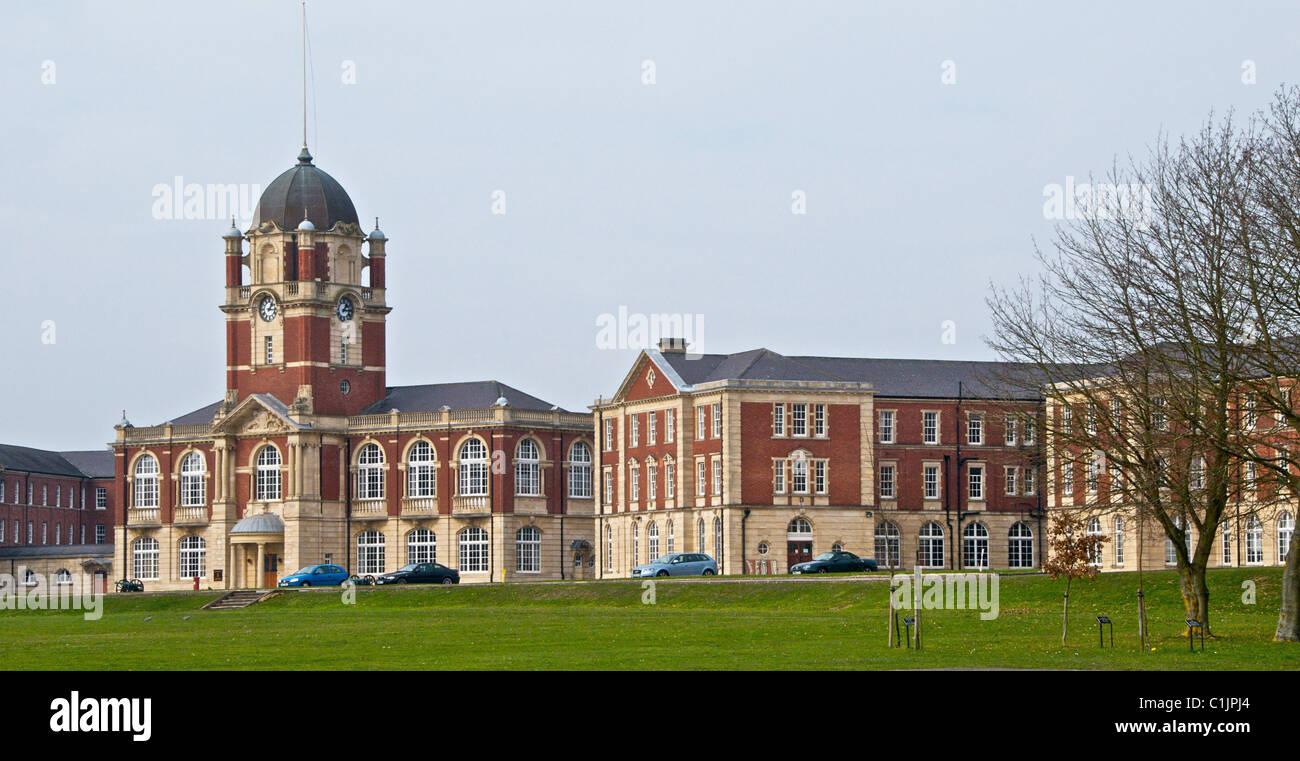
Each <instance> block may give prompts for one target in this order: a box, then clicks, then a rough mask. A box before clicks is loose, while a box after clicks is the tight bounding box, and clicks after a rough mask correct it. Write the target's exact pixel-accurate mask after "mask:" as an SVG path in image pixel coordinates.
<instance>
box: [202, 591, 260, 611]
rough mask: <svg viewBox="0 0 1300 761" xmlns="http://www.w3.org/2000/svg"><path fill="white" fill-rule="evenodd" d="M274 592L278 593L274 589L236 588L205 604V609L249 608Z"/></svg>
mask: <svg viewBox="0 0 1300 761" xmlns="http://www.w3.org/2000/svg"><path fill="white" fill-rule="evenodd" d="M274 594H276V593H275V592H273V591H266V590H262V589H236V590H234V591H232V592H227V593H225V594H224V595H222V596H220V597H218V598H217V599H215V600H213V601H212V602H210V603H208V604H207V605H204V606H203V609H204V610H238V609H239V608H247V607H248V606H249V605H253V604H254V603H259V602H261V601H263V600H265V599H266V598H268V597H270V596H271V595H274Z"/></svg>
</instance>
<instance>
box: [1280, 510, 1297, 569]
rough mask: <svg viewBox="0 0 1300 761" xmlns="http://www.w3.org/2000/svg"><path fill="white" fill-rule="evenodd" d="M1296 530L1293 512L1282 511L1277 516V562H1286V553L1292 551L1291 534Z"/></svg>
mask: <svg viewBox="0 0 1300 761" xmlns="http://www.w3.org/2000/svg"><path fill="white" fill-rule="evenodd" d="M1294 531H1295V519H1293V518H1292V517H1291V513H1282V514H1281V515H1279V516H1278V517H1277V562H1279V563H1285V562H1286V555H1287V553H1288V552H1290V551H1291V534H1292V532H1294Z"/></svg>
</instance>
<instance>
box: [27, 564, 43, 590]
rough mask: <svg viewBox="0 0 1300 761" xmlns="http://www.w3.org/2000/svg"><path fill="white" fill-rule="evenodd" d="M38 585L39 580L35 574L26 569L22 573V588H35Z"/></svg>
mask: <svg viewBox="0 0 1300 761" xmlns="http://www.w3.org/2000/svg"><path fill="white" fill-rule="evenodd" d="M40 583H41V578H40V577H39V576H37V575H36V572H35V571H33V570H32V569H30V568H28V569H27V570H26V571H24V572H23V586H27V587H35V586H38V585H40Z"/></svg>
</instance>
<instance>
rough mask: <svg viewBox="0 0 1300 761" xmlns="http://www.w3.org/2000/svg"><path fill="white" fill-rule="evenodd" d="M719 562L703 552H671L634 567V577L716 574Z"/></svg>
mask: <svg viewBox="0 0 1300 761" xmlns="http://www.w3.org/2000/svg"><path fill="white" fill-rule="evenodd" d="M717 574H718V564H717V563H716V562H714V560H713V558H711V557H709V556H708V555H705V554H704V553H702V552H670V553H668V554H667V555H660V556H659V557H658V558H655V560H653V561H652V562H649V563H646V564H645V565H639V566H637V567H636V568H633V569H632V576H633V577H645V576H716V575H717Z"/></svg>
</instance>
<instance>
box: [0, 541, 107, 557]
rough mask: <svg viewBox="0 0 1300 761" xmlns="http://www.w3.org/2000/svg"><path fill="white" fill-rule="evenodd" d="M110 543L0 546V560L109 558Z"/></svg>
mask: <svg viewBox="0 0 1300 761" xmlns="http://www.w3.org/2000/svg"><path fill="white" fill-rule="evenodd" d="M112 556H113V545H111V544H49V545H25V546H21V547H0V560H10V559H14V560H19V559H23V558H79V557H90V558H111V557H112Z"/></svg>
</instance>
